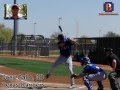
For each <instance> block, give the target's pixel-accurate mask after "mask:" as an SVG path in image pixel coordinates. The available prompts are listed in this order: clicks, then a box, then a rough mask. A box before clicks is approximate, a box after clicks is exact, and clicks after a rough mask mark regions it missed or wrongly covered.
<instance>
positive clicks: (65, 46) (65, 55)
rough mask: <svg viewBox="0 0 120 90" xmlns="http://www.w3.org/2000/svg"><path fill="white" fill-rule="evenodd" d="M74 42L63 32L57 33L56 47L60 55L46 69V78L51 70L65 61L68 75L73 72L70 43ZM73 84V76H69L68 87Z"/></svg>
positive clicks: (73, 43)
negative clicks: (48, 68) (47, 69)
mask: <svg viewBox="0 0 120 90" xmlns="http://www.w3.org/2000/svg"><path fill="white" fill-rule="evenodd" d="M75 44H76V43H75V42H74V41H73V40H71V39H69V38H65V37H64V35H63V34H59V35H58V48H59V50H60V56H59V57H58V58H57V60H56V61H55V62H54V63H53V65H52V67H51V68H50V70H49V71H48V74H47V75H46V78H49V76H50V75H51V73H52V72H53V70H54V69H55V68H56V67H57V66H58V65H60V64H62V63H65V64H66V66H67V67H68V70H69V72H70V76H71V75H72V74H73V64H72V57H71V50H72V45H75ZM73 85H74V78H70V88H72V86H73Z"/></svg>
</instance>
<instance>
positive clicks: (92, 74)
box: [71, 57, 107, 90]
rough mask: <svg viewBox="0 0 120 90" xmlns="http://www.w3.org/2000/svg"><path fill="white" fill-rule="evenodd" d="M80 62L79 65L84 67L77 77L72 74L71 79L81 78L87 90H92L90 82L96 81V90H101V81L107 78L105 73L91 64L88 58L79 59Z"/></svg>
mask: <svg viewBox="0 0 120 90" xmlns="http://www.w3.org/2000/svg"><path fill="white" fill-rule="evenodd" d="M80 62H81V65H82V66H84V68H83V71H82V73H81V74H79V75H75V74H73V75H71V78H72V77H74V78H75V79H78V78H82V77H83V81H84V84H85V85H86V87H87V88H88V90H92V84H91V81H96V82H97V84H98V89H97V90H103V84H102V80H104V79H106V77H107V74H106V73H105V71H104V70H103V69H101V68H100V67H98V66H96V65H95V64H92V63H91V62H90V59H89V58H88V57H83V58H81V60H80Z"/></svg>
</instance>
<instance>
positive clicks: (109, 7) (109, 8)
mask: <svg viewBox="0 0 120 90" xmlns="http://www.w3.org/2000/svg"><path fill="white" fill-rule="evenodd" d="M103 11H105V12H103V13H99V15H119V14H118V13H114V12H113V11H114V3H113V2H105V3H104V4H103Z"/></svg>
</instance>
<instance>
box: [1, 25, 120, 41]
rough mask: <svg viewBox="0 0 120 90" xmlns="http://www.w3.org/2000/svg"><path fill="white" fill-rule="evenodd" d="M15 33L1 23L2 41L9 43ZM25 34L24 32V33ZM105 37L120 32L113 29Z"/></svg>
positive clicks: (56, 33)
mask: <svg viewBox="0 0 120 90" xmlns="http://www.w3.org/2000/svg"><path fill="white" fill-rule="evenodd" d="M58 34H60V32H53V34H52V35H51V37H50V38H51V39H56V38H57V36H58ZM12 35H13V30H12V29H10V28H8V27H6V26H5V25H4V24H0V41H3V42H4V43H9V42H10V40H11V38H12ZM22 35H24V34H22ZM86 37H87V36H81V38H86ZM103 37H120V35H119V34H116V33H114V32H113V31H109V32H107V34H105V35H103Z"/></svg>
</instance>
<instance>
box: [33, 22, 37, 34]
mask: <svg viewBox="0 0 120 90" xmlns="http://www.w3.org/2000/svg"><path fill="white" fill-rule="evenodd" d="M36 24H37V23H34V31H33V35H35V29H36V27H35V25H36Z"/></svg>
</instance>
